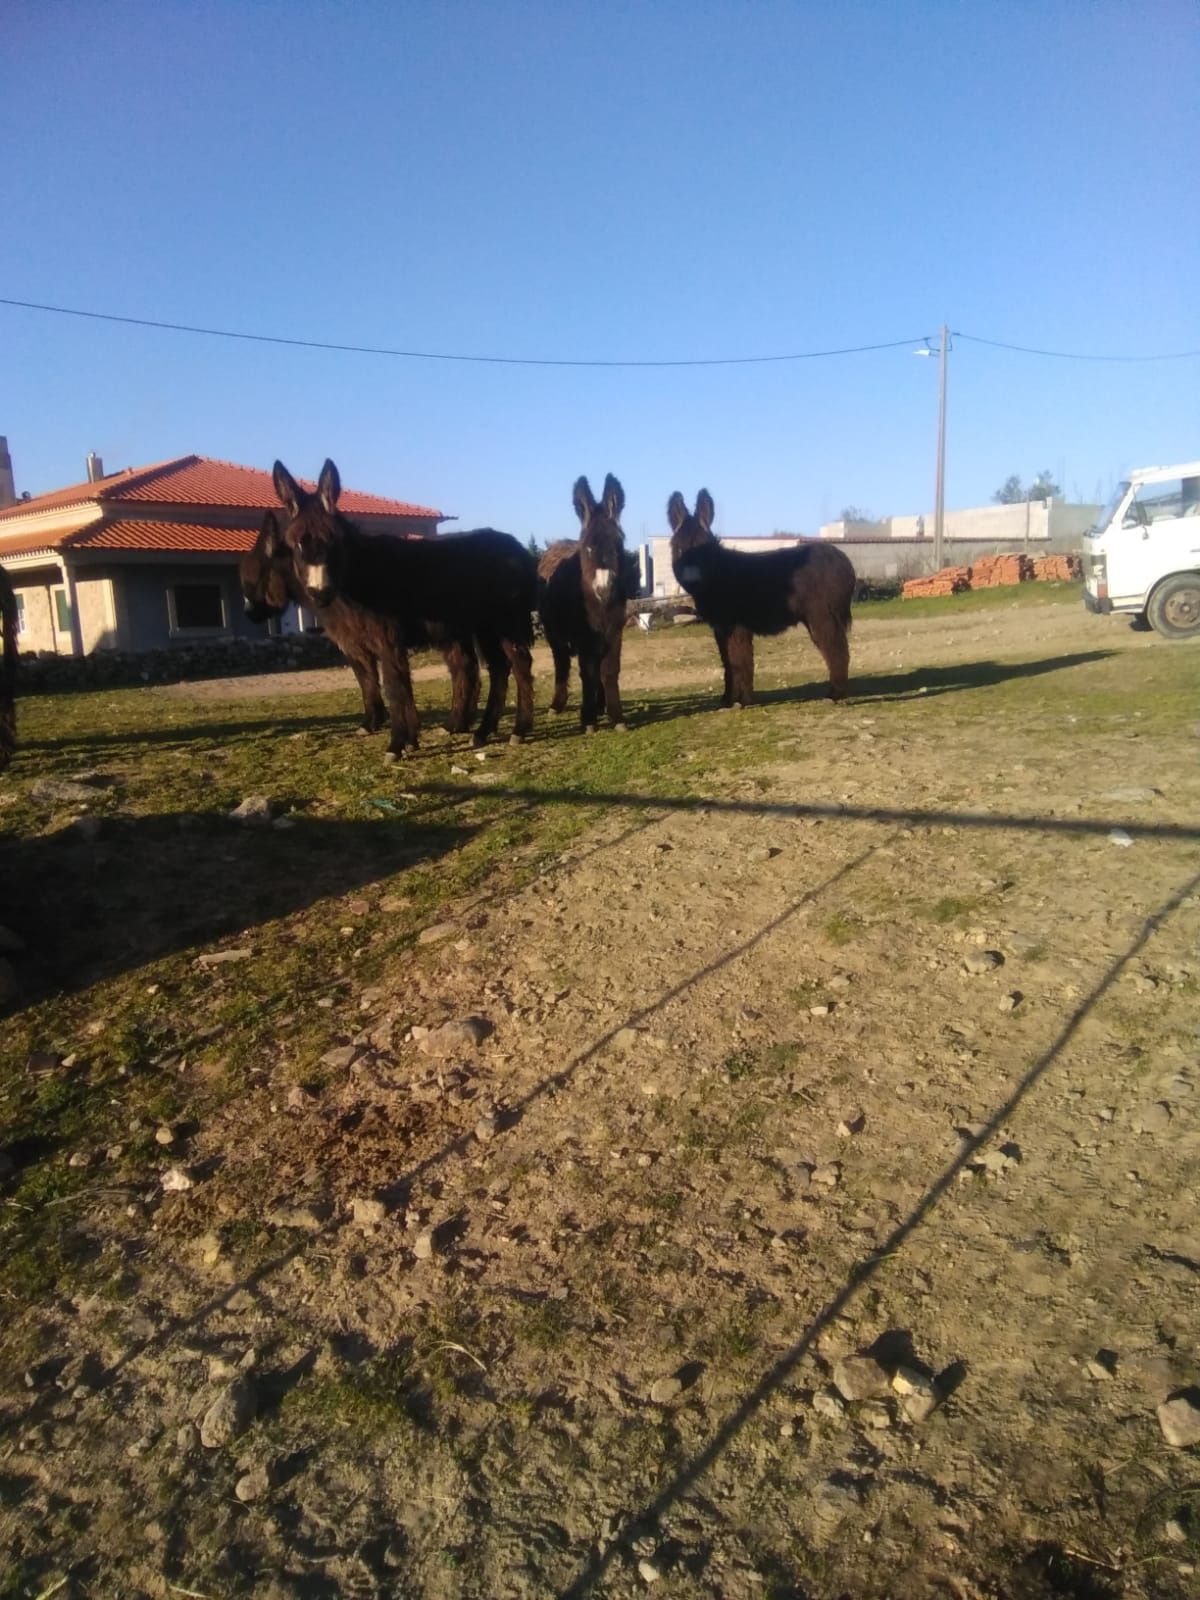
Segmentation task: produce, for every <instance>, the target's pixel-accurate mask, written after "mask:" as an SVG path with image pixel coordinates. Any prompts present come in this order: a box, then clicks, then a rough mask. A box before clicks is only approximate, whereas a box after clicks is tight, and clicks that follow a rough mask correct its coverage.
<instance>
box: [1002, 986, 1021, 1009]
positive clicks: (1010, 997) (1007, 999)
mask: <svg viewBox="0 0 1200 1600" xmlns="http://www.w3.org/2000/svg"><path fill="white" fill-rule="evenodd" d="M1024 998H1025V996H1024V995H1022V994H1019V993H1018V992H1017V990H1015V989H1014V990H1013V992H1012V993H1011V994H1002V995H1001V996H1000V1010H1001V1011H1015V1010H1016V1009H1017V1007H1018V1006H1019V1005H1020V1004H1021V1001H1022V1000H1023V999H1024Z"/></svg>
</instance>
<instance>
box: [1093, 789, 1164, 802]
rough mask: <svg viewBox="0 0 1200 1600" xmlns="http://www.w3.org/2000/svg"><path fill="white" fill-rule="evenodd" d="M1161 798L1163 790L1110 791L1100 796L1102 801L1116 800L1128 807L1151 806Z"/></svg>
mask: <svg viewBox="0 0 1200 1600" xmlns="http://www.w3.org/2000/svg"><path fill="white" fill-rule="evenodd" d="M1161 797H1162V790H1161V789H1108V790H1106V791H1105V793H1104V794H1102V795H1101V796H1100V798H1101V800H1115V801H1117V803H1118V804H1119V805H1126V806H1139V805H1149V804H1150V803H1151V801H1154V800H1158V799H1161Z"/></svg>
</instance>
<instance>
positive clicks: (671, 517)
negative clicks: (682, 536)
mask: <svg viewBox="0 0 1200 1600" xmlns="http://www.w3.org/2000/svg"><path fill="white" fill-rule="evenodd" d="M687 514H688V509H687V503H686V501H685V500H684V498H683V496H682V495H681V494H680V492H679V490H678V489H676V491H675V493H674V494H673V495H672V496H671V498H670V499H669V500H668V501H667V521H668V522H669V523H670V524H671V532H672V533H678V532H679V530H680V528H682V527H683V525H684V523H685V522H686V521H687Z"/></svg>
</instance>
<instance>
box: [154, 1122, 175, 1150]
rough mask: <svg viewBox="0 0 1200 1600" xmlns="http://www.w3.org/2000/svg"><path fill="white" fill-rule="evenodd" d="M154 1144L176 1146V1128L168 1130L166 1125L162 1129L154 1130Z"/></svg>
mask: <svg viewBox="0 0 1200 1600" xmlns="http://www.w3.org/2000/svg"><path fill="white" fill-rule="evenodd" d="M154 1142H155V1144H161V1145H169V1144H174V1143H175V1130H174V1128H168V1127H167V1126H166V1125H165V1124H164V1125H163V1126H162V1127H161V1128H155V1130H154Z"/></svg>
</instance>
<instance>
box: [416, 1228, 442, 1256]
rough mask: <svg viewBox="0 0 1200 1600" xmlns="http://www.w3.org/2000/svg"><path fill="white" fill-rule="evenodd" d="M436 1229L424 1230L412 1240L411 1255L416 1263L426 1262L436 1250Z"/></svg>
mask: <svg viewBox="0 0 1200 1600" xmlns="http://www.w3.org/2000/svg"><path fill="white" fill-rule="evenodd" d="M436 1233H437V1229H436V1228H424V1229H422V1231H421V1232H420V1233H419V1234H418V1235H417V1237H416V1238H415V1239H414V1240H413V1255H415V1256H416V1258H417V1260H418V1261H428V1260H430V1258H431V1257H432V1256H433V1255H434V1254H435V1252H436V1250H437V1239H436Z"/></svg>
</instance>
